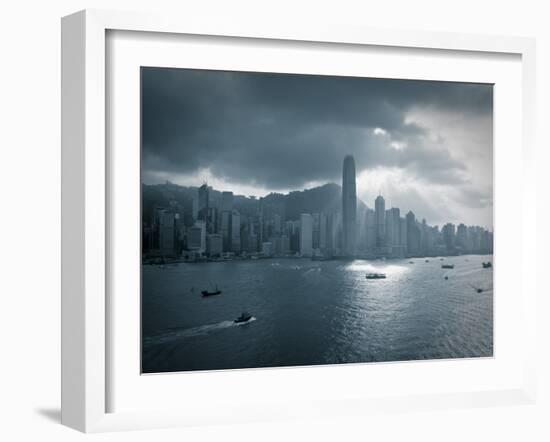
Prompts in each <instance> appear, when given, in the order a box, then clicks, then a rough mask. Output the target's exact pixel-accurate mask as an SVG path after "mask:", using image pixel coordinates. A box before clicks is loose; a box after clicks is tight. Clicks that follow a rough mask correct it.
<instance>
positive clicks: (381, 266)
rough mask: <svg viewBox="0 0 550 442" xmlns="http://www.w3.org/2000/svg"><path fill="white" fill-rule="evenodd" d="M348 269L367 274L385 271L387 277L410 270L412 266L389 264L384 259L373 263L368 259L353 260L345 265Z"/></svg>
mask: <svg viewBox="0 0 550 442" xmlns="http://www.w3.org/2000/svg"><path fill="white" fill-rule="evenodd" d="M345 269H346V270H347V271H350V272H361V273H364V274H365V275H366V274H367V273H385V274H386V276H387V277H390V276H396V275H402V274H404V273H407V272H408V271H410V267H407V266H403V265H397V264H387V263H385V262H384V261H380V262H377V263H375V264H374V263H372V262H368V261H359V260H357V261H353V262H352V263H351V264H349V265H347V266H346V267H345Z"/></svg>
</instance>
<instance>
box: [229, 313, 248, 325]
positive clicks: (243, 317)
mask: <svg viewBox="0 0 550 442" xmlns="http://www.w3.org/2000/svg"><path fill="white" fill-rule="evenodd" d="M251 319H252V315H251V314H250V313H248V312H242V313H241V316H239V317H238V318H237V319H234V320H233V322H234V323H235V324H240V323H243V322H248V321H250V320H251Z"/></svg>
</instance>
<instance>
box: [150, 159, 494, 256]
mask: <svg viewBox="0 0 550 442" xmlns="http://www.w3.org/2000/svg"><path fill="white" fill-rule="evenodd" d="M330 186H333V187H332V193H323V192H320V189H323V187H325V186H321V187H318V188H314V189H313V190H307V191H303V192H300V191H296V192H291V193H290V194H288V195H282V194H270V195H268V196H267V197H262V198H254V197H244V196H241V195H237V196H236V195H234V194H233V192H231V191H223V192H220V191H217V190H214V189H212V187H209V186H208V185H207V184H206V183H205V184H203V185H202V186H200V187H193V188H182V187H179V186H176V185H174V184H171V183H167V184H166V188H164V189H162V190H161V191H157V190H156V191H155V192H156V193H155V198H156V199H154V200H153V201H154V203H153V204H152V203H151V202H149V208H148V209H147V210H148V216H147V217H144V218H143V223H142V250H143V255H144V257H151V258H155V257H157V258H158V257H168V258H170V259H172V258H176V259H177V258H178V257H182V256H183V257H190V259H194V260H196V259H205V258H221V257H224V258H228V257H239V256H241V257H243V258H246V257H250V256H251V255H252V256H253V255H257V256H262V255H263V256H303V257H312V256H321V257H327V258H330V257H362V258H374V257H386V258H399V257H405V256H435V255H437V254H440V255H453V254H461V253H492V251H493V233H492V232H490V231H488V230H487V229H484V228H482V227H479V226H466V225H465V224H459V225H458V226H456V227H455V225H454V224H452V223H446V224H445V225H443V227H441V229H440V228H439V227H438V226H431V225H429V224H428V223H427V222H426V220H425V219H422V221H418V220H417V219H416V216H415V214H414V213H413V212H412V211H409V212H408V213H407V214H406V215H405V216H404V217H402V216H401V213H402V212H401V210H400V208H398V207H391V208H389V209H387V210H386V200H385V199H384V197H383V196H382V195H378V196H377V197H376V198H375V199H374V201H373V200H371V201H370V202H367V203H370V204H372V206H370V207H373V208H370V207H368V206H367V205H366V204H364V203H363V202H361V201H358V200H357V196H356V184H355V162H354V159H353V157H352V156H349V155H348V156H346V157H345V159H344V162H343V168H342V188H341V191H340V190H339V188H338V187H337V186H336V185H334V184H332V185H327V187H329V188H330ZM179 189H186V191H185V192H186V193H185V194H184V196H183V197H182V196H181V195H180V196H178V192H180V191H179ZM329 190H330V189H329ZM306 193H307V195H308V197H307V198H305V197H304V196H305V195H306ZM159 194H160V195H161V196H162V198H159V197H158V195H159ZM339 198H341V199H340V200H339ZM304 208H306V210H303V209H304ZM185 259H187V258H185Z"/></svg>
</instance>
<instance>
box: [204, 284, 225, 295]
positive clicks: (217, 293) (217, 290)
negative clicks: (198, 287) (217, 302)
mask: <svg viewBox="0 0 550 442" xmlns="http://www.w3.org/2000/svg"><path fill="white" fill-rule="evenodd" d="M201 293H202V296H215V295H221V293H222V291H221V290H220V289H218V286H216V289H215V290H212V291H209V290H203V291H202V292H201Z"/></svg>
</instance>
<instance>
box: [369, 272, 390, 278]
mask: <svg viewBox="0 0 550 442" xmlns="http://www.w3.org/2000/svg"><path fill="white" fill-rule="evenodd" d="M366 278H367V279H386V274H385V273H367V276H366Z"/></svg>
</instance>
